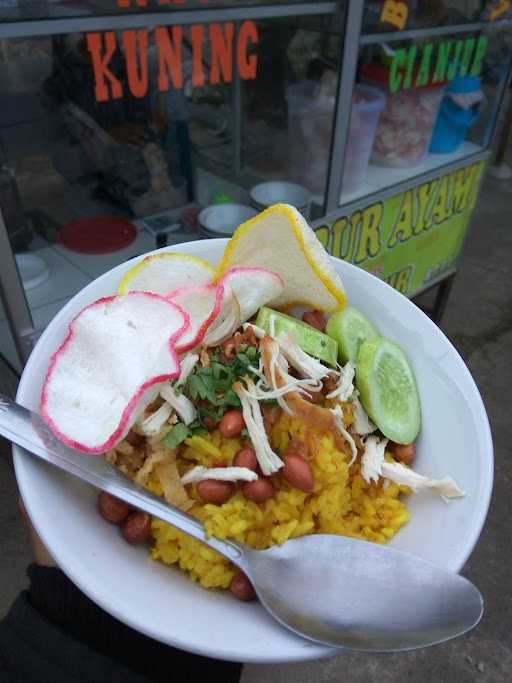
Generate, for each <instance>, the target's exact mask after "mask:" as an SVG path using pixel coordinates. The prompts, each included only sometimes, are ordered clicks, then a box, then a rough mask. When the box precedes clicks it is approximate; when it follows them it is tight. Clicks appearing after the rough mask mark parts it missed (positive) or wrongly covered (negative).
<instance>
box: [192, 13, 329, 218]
mask: <svg viewBox="0 0 512 683" xmlns="http://www.w3.org/2000/svg"><path fill="white" fill-rule="evenodd" d="M256 26H257V30H258V47H257V54H258V76H257V78H256V79H254V80H252V79H248V80H239V81H238V82H236V81H234V82H233V83H232V84H231V85H230V87H226V86H225V85H218V86H216V87H214V88H212V87H207V88H205V91H204V92H202V91H201V90H199V91H196V92H195V94H194V95H193V97H192V103H194V100H196V102H195V103H194V106H193V108H192V109H191V136H192V140H193V142H194V147H195V148H196V149H197V151H198V159H199V163H198V165H199V166H200V167H201V166H203V167H204V168H205V169H208V170H211V171H216V172H217V173H221V174H222V176H223V177H224V178H225V179H226V180H231V181H234V182H235V183H236V184H237V185H238V186H241V187H242V188H243V190H244V192H243V193H242V194H240V192H238V193H237V198H238V199H241V198H242V197H243V196H244V195H245V191H250V190H251V188H252V187H254V186H255V185H258V184H260V183H271V184H270V185H268V186H266V187H265V188H260V192H269V193H270V194H269V195H268V199H269V201H270V199H272V198H274V199H275V200H279V201H286V200H287V199H288V200H290V202H291V203H296V201H299V203H302V204H304V205H306V204H307V205H311V210H310V209H309V208H308V209H307V212H308V215H311V211H312V212H313V215H315V214H316V215H319V214H321V212H322V207H323V202H324V195H325V191H326V187H327V169H328V164H329V156H330V148H331V136H332V132H333V131H332V128H333V116H334V108H335V98H336V88H337V83H338V70H339V68H340V59H341V52H342V37H341V31H342V19H341V17H339V16H337V17H336V18H335V20H334V21H333V17H332V16H329V17H315V18H309V19H306V18H295V19H293V20H292V19H288V18H287V19H281V20H266V21H259V22H256ZM206 116H209V119H210V120H209V121H208V122H207V121H206V120H205V117H206ZM289 182H292V183H294V184H296V185H299V186H300V187H296V188H293V187H290V186H287V185H282V183H289ZM278 183H281V186H280V185H278ZM275 192H277V194H274V193H275ZM289 192H291V193H292V194H291V195H289V194H288V193H289ZM297 193H299V195H300V194H302V195H303V197H301V198H299V199H298V198H297ZM207 199H208V198H205V200H207ZM259 199H260V202H262V201H263V199H262V196H260V198H259ZM212 200H215V196H213V197H212V196H211V197H210V198H209V201H212Z"/></svg>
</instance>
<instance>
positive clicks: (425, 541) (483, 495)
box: [15, 239, 493, 662]
mask: <svg viewBox="0 0 512 683" xmlns="http://www.w3.org/2000/svg"><path fill="white" fill-rule="evenodd" d="M225 243H226V240H221V239H217V240H205V241H201V242H190V243H188V244H180V245H175V246H173V247H172V250H173V251H182V252H186V253H193V254H197V255H198V256H202V257H204V258H207V259H209V260H211V261H212V262H217V261H218V259H219V258H220V256H221V254H222V251H223V248H224V245H225ZM167 250H169V249H167ZM140 258H142V257H138V258H137V259H133V260H132V261H130V262H128V263H125V264H123V265H120V266H118V267H117V268H114V269H113V270H111V271H110V272H108V273H106V274H105V275H103V276H101V277H99V278H98V279H97V280H95V281H94V282H92V283H91V284H89V285H88V286H87V287H86V288H85V289H83V290H82V291H81V292H80V293H79V294H77V295H76V296H75V297H74V298H73V299H72V300H71V301H70V302H69V303H68V304H67V305H66V306H65V307H64V308H63V309H62V310H61V311H60V312H59V313H58V314H57V316H56V317H55V318H54V319H53V321H52V322H51V323H50V325H49V326H48V328H47V329H46V331H45V332H44V334H43V335H42V336H41V338H40V340H39V342H38V344H37V346H36V348H35V349H34V351H33V352H32V355H31V356H30V359H29V361H28V363H27V366H26V368H25V371H24V373H23V377H22V379H21V382H20V386H19V390H18V400H19V401H20V403H22V404H23V405H26V406H27V407H29V408H33V409H37V406H38V401H39V394H40V390H41V385H42V382H43V378H44V375H45V371H46V368H47V366H48V361H49V358H50V355H51V354H52V352H53V351H54V350H55V349H56V347H57V346H58V344H59V343H60V342H61V340H62V339H63V337H64V336H65V334H66V328H67V325H68V323H69V321H70V320H71V319H72V318H73V317H74V316H75V315H76V314H77V313H78V312H79V310H81V309H82V308H83V307H84V306H85V305H87V304H88V303H90V302H92V301H93V300H95V299H97V298H99V297H101V296H105V295H108V294H112V293H113V292H115V291H116V288H117V285H118V283H119V280H120V279H121V276H122V275H123V273H124V272H125V271H126V270H128V268H130V267H131V266H133V264H134V263H135V262H136V261H138V260H140ZM333 261H334V265H335V267H336V268H337V270H338V271H339V273H340V275H341V277H342V279H343V281H344V283H345V286H346V289H347V293H348V297H349V300H350V302H351V303H352V305H354V306H356V307H358V308H359V309H361V311H363V312H364V313H365V314H366V315H367V316H368V317H369V318H370V320H372V321H373V322H374V323H375V325H376V326H377V327H378V328H379V330H380V331H381V333H382V334H384V335H387V336H389V337H390V338H391V339H394V340H396V341H397V342H399V343H400V344H401V346H402V347H403V348H404V349H405V350H406V352H407V354H408V356H409V358H410V360H411V362H412V365H413V366H414V369H415V371H416V376H417V379H418V385H419V390H420V394H421V399H422V407H423V425H422V432H421V436H420V439H419V443H418V457H417V461H416V462H415V469H417V470H418V471H419V472H421V473H423V474H429V475H431V476H433V477H443V476H445V475H450V476H452V477H453V478H454V479H455V480H456V481H457V482H458V484H459V485H460V486H461V487H462V488H463V489H464V490H465V491H466V492H467V496H466V498H464V499H462V500H455V501H453V502H451V503H449V504H448V503H445V502H443V500H441V499H440V498H438V497H436V496H433V495H431V494H428V493H422V494H413V495H412V496H410V498H409V500H408V507H409V509H410V510H411V512H412V519H411V521H410V522H409V524H408V525H407V526H406V527H405V528H404V529H403V530H402V531H400V533H399V534H398V535H397V537H396V538H395V539H393V541H392V545H393V546H394V547H395V548H400V549H403V550H406V551H409V552H412V553H414V554H416V555H418V556H420V557H423V558H425V559H427V560H431V561H433V562H435V563H436V564H438V565H439V566H441V567H446V568H447V569H451V570H454V571H458V570H460V568H461V567H462V565H463V564H464V562H465V561H466V559H467V558H468V556H469V554H470V553H471V551H472V549H473V547H474V545H475V543H476V541H477V539H478V536H479V534H480V531H481V529H482V525H483V523H484V520H485V516H486V513H487V507H488V504H489V498H490V494H491V488H492V473H493V453H492V441H491V434H490V430H489V423H488V420H487V415H486V413H485V409H484V406H483V404H482V400H481V398H480V394H479V393H478V390H477V388H476V386H475V383H474V382H473V379H472V378H471V375H470V373H469V371H468V370H467V368H466V366H465V365H464V363H463V361H462V360H461V358H460V356H459V355H458V353H457V352H456V351H455V349H454V348H453V346H452V345H451V344H450V342H449V341H448V340H447V339H446V337H445V336H444V335H443V334H442V332H441V331H440V330H439V329H438V328H437V327H436V326H435V325H434V324H433V323H432V322H431V321H430V320H429V319H428V318H427V317H426V316H425V315H424V314H423V313H422V312H421V311H420V310H419V309H418V308H417V307H416V306H414V304H412V303H411V302H409V301H408V300H407V299H406V298H405V297H403V296H402V295H401V294H399V293H398V292H396V291H395V290H394V289H392V288H391V287H389V286H388V285H386V284H385V283H383V282H381V281H380V280H378V279H377V278H376V277H374V276H373V275H369V274H368V273H366V272H365V271H363V270H360V269H358V268H356V267H354V266H352V265H349V264H347V263H344V262H343V261H339V260H337V259H333ZM15 466H16V475H17V478H18V483H19V486H20V490H21V493H22V495H23V499H24V501H25V504H26V506H27V509H28V513H29V515H30V517H31V519H32V521H33V523H34V525H35V527H36V529H37V531H38V532H39V534H40V535H41V537H42V539H43V541H44V542H45V543H46V545H47V546H48V548H49V550H50V552H51V554H52V555H53V556H54V557H55V559H56V560H57V562H58V564H59V565H60V566H61V567H62V569H63V570H64V571H65V572H66V574H67V575H68V576H69V577H70V578H71V580H72V581H74V583H75V584H76V585H78V586H79V587H80V588H81V589H82V590H83V591H84V592H85V593H86V594H87V595H88V596H89V597H90V598H92V599H93V600H94V601H95V602H96V603H98V604H99V605H101V606H102V607H103V608H104V609H105V610H107V611H108V612H110V613H111V614H113V615H114V616H116V617H118V618H119V619H121V620H122V621H124V622H125V623H127V624H129V625H130V626H132V627H133V628H135V629H138V630H139V631H142V632H143V633H145V634H147V635H149V636H151V637H153V638H155V639H157V640H160V641H163V642H165V643H169V644H170V645H174V646H176V647H179V648H182V649H184V650H189V651H192V652H196V653H200V654H202V655H207V656H210V657H217V658H223V659H229V660H237V661H245V662H292V661H300V660H306V659H313V658H318V657H322V656H327V655H329V654H333V652H334V651H333V650H331V649H329V648H325V647H322V646H320V645H316V644H314V643H309V642H307V641H306V640H302V639H301V638H299V637H297V636H294V635H293V634H292V633H290V632H288V631H287V630H285V629H284V628H282V627H281V626H279V625H278V624H277V623H276V622H274V621H273V620H272V619H271V618H270V617H269V616H267V614H266V613H265V611H264V610H263V609H262V608H261V607H260V606H259V605H258V604H247V603H241V602H238V601H236V600H235V599H234V598H232V597H231V595H230V594H229V593H221V592H210V591H206V590H204V589H202V588H200V587H199V586H197V585H195V584H193V583H191V582H190V581H189V580H188V579H187V578H186V576H185V575H184V574H182V573H181V572H179V571H178V570H174V569H172V568H169V567H166V566H164V565H162V564H159V563H156V562H152V561H151V560H149V559H148V557H147V554H146V552H145V551H144V549H142V548H134V547H132V546H130V545H128V544H127V543H126V542H125V541H124V540H123V539H122V537H121V535H120V534H119V532H118V530H117V529H116V528H115V527H113V526H111V525H109V524H106V523H105V522H104V521H103V520H102V519H101V517H100V516H99V514H98V513H97V511H96V492H95V491H94V490H93V489H91V488H90V487H88V486H86V485H83V484H82V483H81V482H79V481H78V480H73V479H72V478H71V477H68V476H66V475H64V474H63V473H61V472H59V471H56V470H53V469H51V468H50V467H48V466H46V465H44V463H40V462H38V461H36V460H35V459H32V458H31V457H29V456H27V455H24V454H23V452H22V451H21V449H15ZM319 588H320V587H319V586H314V585H311V586H307V587H306V586H305V590H311V591H317V590H318V589H319ZM340 590H344V588H343V587H340ZM390 619H393V615H392V614H390Z"/></svg>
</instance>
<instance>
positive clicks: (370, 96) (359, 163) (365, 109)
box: [343, 84, 386, 192]
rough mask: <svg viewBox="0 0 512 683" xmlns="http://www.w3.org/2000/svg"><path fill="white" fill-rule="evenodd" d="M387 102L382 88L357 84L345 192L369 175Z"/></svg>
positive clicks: (346, 160)
mask: <svg viewBox="0 0 512 683" xmlns="http://www.w3.org/2000/svg"><path fill="white" fill-rule="evenodd" d="M385 104H386V98H385V97H384V94H383V93H382V92H381V91H380V90H379V89H378V88H372V87H370V86H368V85H359V84H358V85H356V86H355V88H354V95H353V97H352V111H351V114H350V128H349V136H348V141H347V151H346V157H345V170H344V172H343V191H344V192H354V191H355V190H357V189H358V188H359V187H361V185H362V184H363V183H364V181H365V179H366V173H367V170H368V163H369V161H370V154H371V151H372V146H373V142H374V139H375V132H376V130H377V123H378V121H379V116H380V113H381V111H382V110H383V109H384V106H385Z"/></svg>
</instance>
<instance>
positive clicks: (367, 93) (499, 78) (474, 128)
mask: <svg viewBox="0 0 512 683" xmlns="http://www.w3.org/2000/svg"><path fill="white" fill-rule="evenodd" d="M511 40H512V39H511V37H510V35H509V33H507V32H506V31H503V32H501V31H498V30H494V28H493V29H489V32H471V33H469V32H468V33H460V34H457V35H455V36H450V35H437V34H433V35H430V36H429V35H427V36H426V37H422V38H421V39H414V40H399V41H396V40H395V41H384V40H383V41H382V42H380V43H375V44H370V45H362V46H361V48H360V52H359V64H358V77H357V78H358V82H357V84H356V86H355V91H354V96H353V104H352V114H351V120H350V134H349V139H348V145H347V154H346V159H345V170H344V179H343V190H342V195H341V203H343V204H344V203H346V202H349V201H352V200H354V199H357V198H358V197H361V196H364V195H366V194H370V193H373V192H377V191H379V190H382V189H384V188H386V187H390V186H392V185H394V184H397V183H400V182H402V181H405V180H408V179H410V178H411V177H414V176H416V175H419V174H421V173H425V172H428V171H431V170H434V169H436V168H439V167H441V166H443V165H445V164H447V163H451V162H455V161H458V160H460V159H462V158H464V157H468V156H470V155H471V154H474V153H475V152H480V151H482V150H483V149H485V148H486V147H487V145H488V144H489V140H490V136H491V134H492V130H493V127H494V122H495V119H496V114H497V111H498V107H499V104H500V101H501V96H502V92H503V88H504V86H505V83H506V80H507V76H508V72H509V68H510V57H511V49H510V48H511Z"/></svg>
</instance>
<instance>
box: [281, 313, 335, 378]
mask: <svg viewBox="0 0 512 683" xmlns="http://www.w3.org/2000/svg"><path fill="white" fill-rule="evenodd" d="M271 321H272V319H271ZM275 340H276V342H277V343H278V344H279V349H280V351H281V353H282V354H283V356H284V357H285V358H286V360H287V361H288V362H289V363H290V365H291V366H292V367H294V368H295V369H296V370H298V371H299V372H300V373H301V374H302V375H303V377H310V378H311V379H314V380H316V381H317V382H318V381H319V380H321V379H323V378H324V377H327V375H328V374H329V372H330V370H328V368H326V367H325V365H323V364H322V363H321V362H320V361H319V360H317V359H316V358H313V356H310V355H309V354H308V353H306V352H305V351H303V350H302V349H301V348H300V346H299V345H298V344H297V342H296V341H295V339H294V337H293V335H292V334H283V333H281V334H280V335H278V336H277V337H275Z"/></svg>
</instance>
